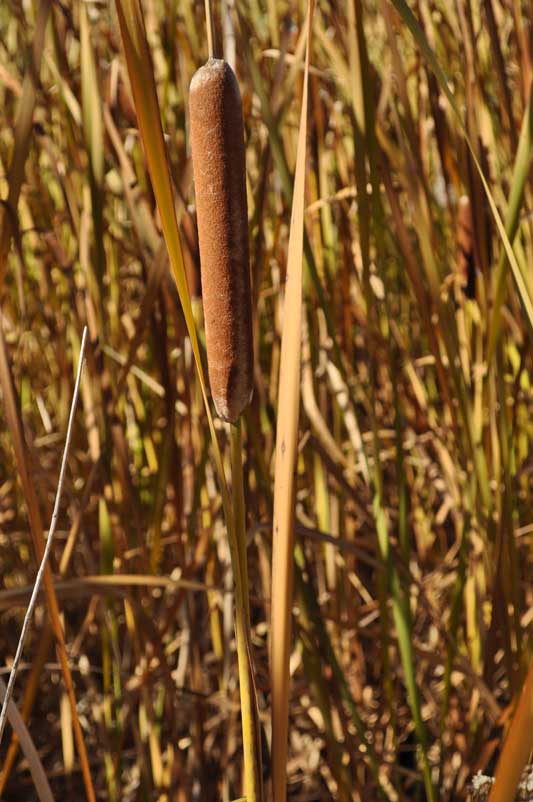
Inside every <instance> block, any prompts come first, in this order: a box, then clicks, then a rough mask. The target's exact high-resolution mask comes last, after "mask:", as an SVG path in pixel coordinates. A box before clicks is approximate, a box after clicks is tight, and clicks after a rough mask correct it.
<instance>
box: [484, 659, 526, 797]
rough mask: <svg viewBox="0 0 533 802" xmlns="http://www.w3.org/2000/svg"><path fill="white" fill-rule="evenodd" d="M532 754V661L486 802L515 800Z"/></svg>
mask: <svg viewBox="0 0 533 802" xmlns="http://www.w3.org/2000/svg"><path fill="white" fill-rule="evenodd" d="M532 750H533V661H532V662H531V665H530V667H529V672H528V675H527V678H526V681H525V684H524V687H523V689H522V693H521V694H520V699H519V701H518V706H517V708H516V712H515V714H514V716H513V720H512V722H511V726H510V728H509V733H508V735H507V738H506V740H505V743H504V746H503V750H502V753H501V755H500V759H499V761H498V766H497V768H496V776H495V779H494V785H493V786H492V789H491V792H490V796H489V799H488V802H509V800H510V799H514V798H515V793H516V789H517V788H518V783H519V782H520V777H521V775H522V771H523V770H524V766H525V765H526V763H527V761H528V760H529V757H530V755H531V751H532Z"/></svg>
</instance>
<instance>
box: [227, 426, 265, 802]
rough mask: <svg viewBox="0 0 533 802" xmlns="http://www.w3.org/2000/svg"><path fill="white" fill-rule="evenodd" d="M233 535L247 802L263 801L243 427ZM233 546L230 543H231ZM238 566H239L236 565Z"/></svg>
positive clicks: (237, 446) (236, 442) (234, 444)
mask: <svg viewBox="0 0 533 802" xmlns="http://www.w3.org/2000/svg"><path fill="white" fill-rule="evenodd" d="M229 428H230V441H231V475H232V501H233V525H234V526H233V532H234V536H235V541H236V544H235V545H236V548H234V549H232V550H231V555H232V562H233V563H234V566H233V572H234V575H235V634H236V641H237V659H238V663H239V689H240V696H241V717H242V742H243V752H244V777H245V786H246V787H245V790H244V793H245V795H246V799H247V802H262V800H263V798H264V796H263V772H262V767H261V733H260V728H259V712H258V709H257V695H256V690H255V682H254V668H253V659H252V646H251V627H250V603H249V588H248V568H247V561H246V525H245V509H244V488H243V471H242V445H241V424H240V420H239V421H237V423H236V424H234V425H233V424H232V425H230V427H229ZM230 545H231V544H230ZM235 563H237V564H236V565H235Z"/></svg>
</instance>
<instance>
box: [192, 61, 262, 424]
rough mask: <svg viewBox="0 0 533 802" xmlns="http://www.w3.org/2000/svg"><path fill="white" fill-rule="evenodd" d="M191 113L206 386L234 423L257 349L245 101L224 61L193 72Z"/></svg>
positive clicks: (249, 388)
mask: <svg viewBox="0 0 533 802" xmlns="http://www.w3.org/2000/svg"><path fill="white" fill-rule="evenodd" d="M189 110H190V121H191V149H192V163H193V172H194V183H195V192H196V210H197V215H198V238H199V243H200V264H201V275H202V297H203V305H204V318H205V334H206V346H207V362H208V369H209V381H210V384H211V393H212V395H213V401H214V403H215V407H216V410H217V412H218V414H219V415H220V417H221V418H223V419H224V420H228V421H232V422H233V421H235V420H237V418H238V417H239V415H240V414H241V412H242V411H243V409H244V408H245V406H246V405H247V403H248V402H249V400H250V396H251V394H252V389H253V347H252V310H251V292H250V268H249V261H248V215H247V206H246V172H245V151H244V138H243V119H242V104H241V96H240V92H239V86H238V84H237V79H236V77H235V74H234V72H233V70H232V69H231V67H230V66H229V64H228V63H227V62H225V61H223V60H221V59H209V61H208V62H207V64H205V65H204V66H203V67H200V69H199V70H198V71H197V72H196V73H195V75H194V76H193V79H192V81H191V87H190V96H189Z"/></svg>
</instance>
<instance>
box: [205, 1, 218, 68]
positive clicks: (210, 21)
mask: <svg viewBox="0 0 533 802" xmlns="http://www.w3.org/2000/svg"><path fill="white" fill-rule="evenodd" d="M205 22H206V27H207V51H208V53H209V58H210V59H211V58H216V52H215V41H216V39H215V15H214V12H213V0H205Z"/></svg>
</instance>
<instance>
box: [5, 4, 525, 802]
mask: <svg viewBox="0 0 533 802" xmlns="http://www.w3.org/2000/svg"><path fill="white" fill-rule="evenodd" d="M410 8H411V10H412V13H413V15H414V16H413V19H415V20H416V21H417V25H418V28H417V30H418V32H419V33H421V34H422V36H423V37H424V42H425V44H426V45H427V46H428V48H431V52H429V56H428V49H427V48H426V47H425V46H422V45H421V40H420V39H418V41H417V39H416V37H413V28H412V27H411V28H410V27H409V25H408V24H407V23H408V20H409V19H410V18H409V16H408V14H407V7H406V6H404V4H403V3H402V2H395V3H394V4H393V3H391V2H390V1H389V0H342V2H341V0H330V1H329V2H328V0H321V1H320V2H319V3H318V7H317V9H316V13H315V18H314V25H313V47H312V52H311V69H310V95H309V105H310V113H309V121H308V126H309V127H308V131H309V136H308V154H307V167H308V170H307V187H306V195H305V204H306V217H305V227H306V238H305V243H304V253H305V268H304V310H305V313H304V322H303V331H302V377H301V392H302V410H301V415H300V430H299V457H298V468H297V498H296V538H297V550H296V560H297V565H298V573H297V581H296V588H295V607H294V613H295V615H294V628H295V632H294V647H293V653H292V657H291V678H292V679H291V697H290V699H291V703H290V722H289V763H288V797H289V799H290V800H295V801H296V800H300V801H301V802H304V800H305V801H309V802H311V800H332V799H335V800H337V799H338V800H341V801H342V802H347V800H373V799H378V798H386V799H388V800H390V802H394V801H395V800H407V799H409V800H423V799H426V798H431V797H433V798H434V799H441V800H461V799H465V798H466V797H467V787H468V783H469V780H470V778H471V776H472V774H473V773H474V772H475V771H477V770H478V769H482V770H484V771H486V772H487V773H492V771H493V769H494V764H495V760H496V758H497V756H498V752H499V749H500V746H501V742H502V734H503V733H504V732H505V729H506V726H507V724H508V721H509V718H510V714H511V712H512V710H513V707H514V703H515V701H516V698H517V694H518V692H519V691H520V688H521V687H522V684H523V681H524V677H525V674H526V672H527V669H528V666H529V661H530V658H531V653H532V649H533V642H532V633H533V630H532V619H533V615H532V610H533V588H532V586H531V575H532V574H531V572H532V568H533V566H532V562H533V549H532V546H533V521H532V517H531V510H532V491H533V458H532V457H533V454H532V448H531V444H532V429H533V414H532V413H533V391H532V384H531V382H532V379H533V352H532V350H531V333H532V322H533V314H532V308H533V292H532V291H531V287H532V275H533V272H532V271H533V248H532V237H533V218H532V200H533V196H532V189H533V185H532V183H531V177H530V175H529V172H530V169H529V168H530V161H531V152H530V146H531V134H532V129H533V123H532V112H531V103H530V93H531V47H532V18H531V16H532V15H531V6H530V3H529V2H528V1H527V0H523V2H521V0H454V1H453V2H447V1H446V0H416V2H413V3H412V4H410ZM216 9H217V26H218V36H219V39H220V41H221V42H223V46H224V54H225V57H226V58H227V59H228V61H230V63H232V64H233V65H234V66H235V70H236V73H237V75H238V78H239V83H240V86H241V92H242V96H243V106H244V122H245V141H246V151H247V153H246V158H247V171H248V176H247V179H248V205H249V230H250V249H251V253H250V257H251V270H252V279H253V295H254V304H255V312H254V314H255V319H254V345H255V352H256V365H255V391H254V397H253V401H252V404H251V406H250V408H249V409H248V411H247V413H246V416H245V421H244V446H245V494H246V505H247V529H248V560H249V570H250V577H251V588H252V598H251V611H252V621H253V642H254V647H255V652H256V670H257V674H256V683H257V691H258V698H259V707H260V711H261V716H262V719H263V723H264V732H265V736H266V737H265V741H264V764H265V765H264V772H265V776H266V777H267V778H268V777H269V772H270V768H269V760H268V740H269V737H270V724H269V670H268V638H269V619H270V597H271V575H270V573H271V562H270V554H271V540H272V538H271V524H272V494H273V465H274V461H273V455H274V444H275V429H276V418H277V397H278V368H279V358H280V333H281V320H282V316H283V311H284V310H283V303H282V295H283V286H284V282H285V268H286V262H287V245H288V232H289V225H290V213H291V202H292V174H293V171H294V164H295V156H296V143H297V136H298V121H299V113H300V100H301V86H302V74H303V73H302V70H303V56H304V46H305V31H304V24H303V23H304V19H305V13H306V4H305V3H303V2H298V0H290V1H289V0H221V2H220V3H217V4H216ZM143 10H144V15H145V21H146V29H147V35H148V41H149V45H150V48H151V52H152V58H153V69H154V75H155V78H156V83H157V89H158V97H159V103H160V107H161V118H162V124H163V130H164V133H165V140H166V146H167V151H168V157H169V161H170V165H171V175H172V179H173V186H174V189H175V205H176V212H177V216H178V220H179V223H180V228H181V232H182V247H183V251H184V258H185V262H186V267H187V277H188V283H189V290H190V292H191V295H192V296H193V299H194V300H193V307H194V312H195V315H196V320H197V323H198V326H199V331H200V336H201V337H202V321H201V318H202V310H201V303H200V300H199V298H200V295H201V287H200V282H199V272H198V248H197V239H196V229H195V226H196V222H195V214H194V188H193V183H192V171H191V164H190V148H189V140H188V110H187V98H188V85H189V82H190V79H191V77H192V75H193V73H194V71H195V70H196V69H197V68H198V67H199V66H200V65H201V64H202V63H203V62H204V61H205V59H206V58H207V46H206V33H205V18H204V4H203V2H200V0H196V1H195V0H180V2H173V1H172V0H144V2H143ZM398 10H399V11H400V12H401V13H398ZM431 53H433V54H434V58H435V59H436V62H435V63H434V64H432V61H431V58H432V57H431ZM435 64H438V65H440V68H441V69H442V70H443V72H444V74H445V76H446V79H447V80H448V86H449V89H450V90H451V93H452V94H453V97H454V99H455V103H456V106H457V109H456V110H454V109H453V108H452V105H451V104H450V100H449V98H447V96H446V93H445V91H444V88H443V84H442V82H441V80H440V78H442V77H443V76H440V74H439V73H438V70H437V71H435ZM456 111H458V112H459V115H457V114H456ZM462 126H464V129H465V130H463V127H462ZM465 131H466V133H467V134H468V137H469V140H470V143H471V149H469V147H468V146H467V144H466V140H465ZM475 160H477V162H478V164H479V165H480V166H481V169H482V171H483V173H484V176H485V178H486V181H487V184H488V189H489V193H490V197H491V199H492V200H493V202H494V204H495V207H496V208H497V209H498V212H499V214H500V215H501V218H502V219H503V221H504V223H505V227H506V231H507V236H508V239H509V240H510V241H511V242H512V245H513V250H514V257H513V259H512V262H513V263H512V264H511V265H510V264H509V262H508V261H507V258H506V252H505V248H504V244H503V239H502V236H501V231H499V230H498V227H497V225H496V223H495V219H494V216H493V214H491V210H490V204H489V200H488V195H487V193H486V192H485V190H484V188H483V185H482V180H481V178H480V174H479V172H478V170H477V168H476V164H475ZM0 197H1V198H2V207H1V210H0V225H1V229H0V231H1V234H0V329H1V337H0V382H1V383H0V398H1V399H2V404H0V577H1V581H0V621H1V626H0V664H1V666H2V668H1V669H0V671H1V674H0V676H2V677H3V678H4V680H5V681H6V682H7V671H8V668H9V664H10V661H11V660H12V657H13V655H14V653H15V649H16V644H17V641H18V636H19V633H20V628H21V624H22V617H23V613H24V610H25V608H26V606H27V603H28V600H29V595H30V592H31V586H32V582H33V580H34V577H35V572H36V559H35V551H34V547H35V538H36V537H37V536H36V534H35V533H36V531H37V530H38V529H39V525H40V526H41V530H42V523H41V524H39V518H42V521H43V522H44V523H46V522H47V521H49V520H50V514H51V510H52V505H53V501H54V493H55V489H56V485H57V477H58V473H59V463H60V459H61V453H62V448H63V444H64V438H65V430H66V424H67V419H68V412H69V406H70V401H71V396H72V389H73V383H74V377H75V370H76V364H77V358H78V353H79V347H80V338H81V331H82V327H83V325H84V324H86V325H87V326H88V328H89V336H90V346H89V351H88V360H87V366H86V369H85V372H84V376H83V381H82V388H81V403H80V407H79V409H78V414H77V417H76V424H75V433H74V441H73V445H72V448H71V452H70V457H69V470H68V476H67V483H66V490H65V498H64V503H63V506H62V510H61V521H60V531H59V532H58V536H57V543H56V545H55V547H54V554H53V558H52V570H53V572H54V584H55V588H56V593H57V597H58V600H59V606H60V610H61V617H62V623H63V627H64V630H65V640H66V644H67V652H68V656H69V663H70V667H71V671H72V678H73V682H74V692H75V696H76V700H77V710H78V716H79V722H80V724H81V730H82V732H83V737H84V740H85V744H86V748H87V752H88V758H89V766H90V773H91V776H92V781H93V783H94V787H95V791H96V796H97V798H98V799H104V800H110V802H113V800H124V802H127V801H128V800H143V801H144V800H158V801H159V802H164V800H167V802H173V801H174V800H176V801H177V802H185V800H200V799H202V800H218V799H221V800H224V802H229V801H230V800H233V799H235V798H236V797H237V796H238V795H239V793H240V789H241V775H242V758H241V730H240V724H239V695H238V688H237V677H238V675H237V670H236V657H235V644H234V636H233V612H232V604H233V598H232V587H233V584H232V576H231V569H230V563H229V551H228V546H227V538H226V531H225V526H224V520H223V516H222V509H221V500H220V493H219V489H218V488H217V482H216V475H215V472H214V468H213V464H212V459H211V445H210V438H209V431H208V427H207V420H206V417H205V411H204V408H203V403H202V398H201V393H200V386H199V384H198V379H197V376H196V374H195V369H194V363H193V358H192V352H191V345H190V341H189V339H188V337H187V336H186V328H185V324H184V320H183V316H182V312H181V307H180V304H179V299H178V296H177V292H176V290H175V286H174V283H173V281H172V278H171V274H170V271H169V266H168V257H167V255H166V249H165V245H164V242H163V239H162V236H161V228H160V221H159V218H158V214H157V211H156V207H155V203H154V195H153V190H152V187H151V185H150V182H149V179H148V175H147V170H146V166H145V158H144V154H143V149H142V145H141V142H140V139H139V135H138V131H137V118H136V114H135V108H134V105H133V100H132V96H131V90H130V86H129V81H128V75H127V71H126V67H125V62H124V58H123V55H122V53H121V42H120V34H119V29H118V24H117V20H116V12H115V9H114V7H113V6H112V5H111V4H108V3H106V2H93V1H92V0H89V1H88V2H83V3H78V2H75V3H69V2H66V1H65V2H61V0H56V2H51V1H50V0H35V2H32V0H25V2H23V3H19V2H17V0H7V1H6V2H5V3H3V4H2V6H0ZM285 313H288V314H290V310H285ZM10 388H11V389H13V388H14V390H15V393H14V395H13V404H9V403H8V400H9V398H11V396H10ZM18 424H22V427H21V428H20V427H19V428H17V426H18ZM217 431H218V434H219V439H220V443H221V446H222V449H223V454H224V456H225V458H226V459H227V460H228V461H229V447H228V441H227V431H226V429H225V428H224V427H223V426H222V425H221V424H217ZM17 444H18V445H17ZM21 466H23V469H21ZM30 488H31V489H30ZM30 529H31V531H32V533H33V539H34V542H33V544H32V536H31V535H30ZM41 534H42V531H41ZM275 587H276V586H275V583H274V592H275ZM4 666H7V668H3V667H4ZM15 701H16V703H17V706H18V707H19V710H20V711H21V712H23V713H24V715H25V716H26V717H27V719H28V726H29V730H30V733H31V736H32V739H33V741H34V743H35V745H36V747H37V749H38V752H39V755H40V759H41V761H42V764H43V766H44V768H45V770H46V773H47V775H48V778H49V782H50V787H51V789H52V792H53V794H54V797H55V799H56V800H62V799H66V798H68V797H70V796H73V797H74V796H75V798H80V799H81V798H84V795H85V794H86V790H85V789H84V784H83V781H82V774H81V772H80V762H79V759H78V756H77V754H78V753H77V752H76V750H75V748H74V736H73V721H72V712H71V709H70V707H69V705H68V702H67V697H66V692H65V690H64V685H63V682H62V676H61V670H60V665H59V663H58V661H57V657H56V652H55V648H54V642H53V635H52V628H51V623H50V620H49V615H48V612H47V605H46V604H45V603H44V598H43V604H42V605H40V606H39V608H38V612H37V615H36V617H35V621H34V624H33V626H32V630H31V635H30V638H29V640H28V643H27V647H26V650H25V662H24V664H23V667H22V669H21V671H20V674H19V679H18V681H17V692H16V696H15ZM10 739H11V729H10V728H8V730H7V731H6V736H5V738H4V741H3V743H2V746H1V750H0V770H1V774H0V797H1V798H2V799H3V800H6V802H15V800H24V801H25V802H32V800H34V799H38V798H39V797H38V796H37V792H36V791H35V789H34V787H33V782H32V779H31V776H30V774H29V771H28V762H27V760H25V758H24V756H21V755H20V754H19V753H17V751H16V747H15V746H14V745H13V744H11V745H10Z"/></svg>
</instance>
